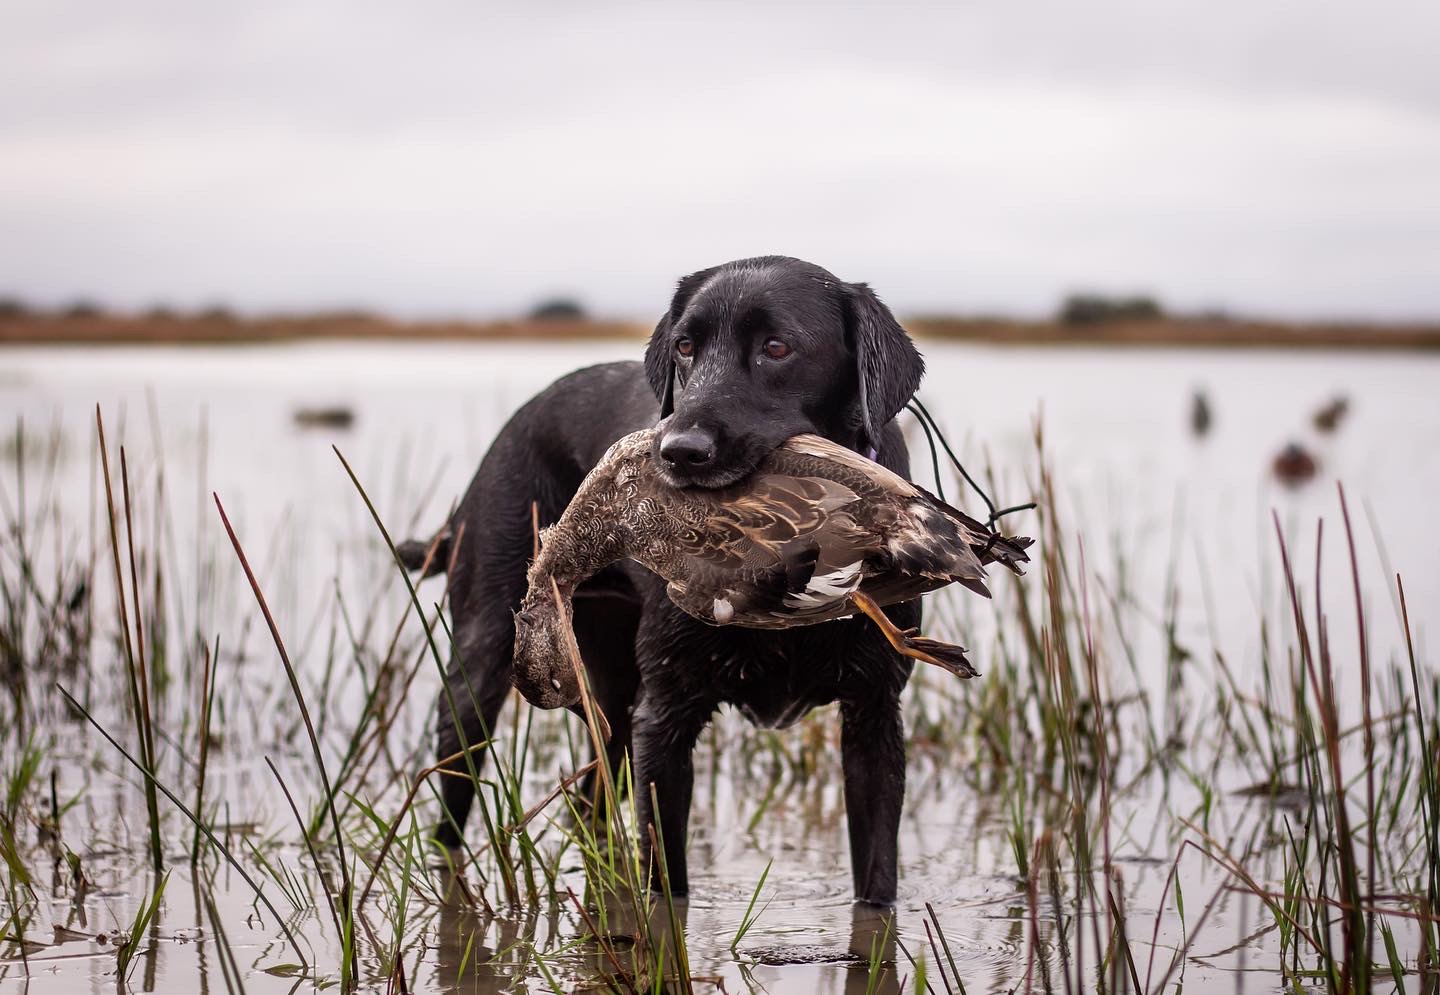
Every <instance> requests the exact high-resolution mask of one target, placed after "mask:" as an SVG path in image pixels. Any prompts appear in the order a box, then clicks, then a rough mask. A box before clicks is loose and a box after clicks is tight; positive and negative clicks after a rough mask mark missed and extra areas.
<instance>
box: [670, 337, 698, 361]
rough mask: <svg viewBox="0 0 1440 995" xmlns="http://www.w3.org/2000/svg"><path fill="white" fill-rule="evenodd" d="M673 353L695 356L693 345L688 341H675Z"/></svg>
mask: <svg viewBox="0 0 1440 995" xmlns="http://www.w3.org/2000/svg"><path fill="white" fill-rule="evenodd" d="M675 351H676V352H678V353H679V354H680V355H682V356H686V357H689V356H693V355H695V343H694V342H692V341H690V340H689V339H676V340H675Z"/></svg>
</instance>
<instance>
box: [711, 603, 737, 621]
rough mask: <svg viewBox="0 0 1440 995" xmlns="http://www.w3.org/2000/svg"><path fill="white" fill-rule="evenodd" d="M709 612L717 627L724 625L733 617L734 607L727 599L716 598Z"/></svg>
mask: <svg viewBox="0 0 1440 995" xmlns="http://www.w3.org/2000/svg"><path fill="white" fill-rule="evenodd" d="M710 610H711V613H712V614H713V615H714V616H715V621H716V623H717V624H719V625H724V624H725V623H726V622H728V621H730V620H731V619H732V618H734V617H735V606H734V605H732V604H731V603H730V599H729V598H716V599H715V603H714V604H713V605H711V608H710Z"/></svg>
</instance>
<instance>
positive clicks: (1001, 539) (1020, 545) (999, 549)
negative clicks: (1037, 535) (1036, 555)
mask: <svg viewBox="0 0 1440 995" xmlns="http://www.w3.org/2000/svg"><path fill="white" fill-rule="evenodd" d="M1034 542H1035V540H1034V539H1031V538H1030V537H1029V536H1007V535H1001V534H1000V533H998V532H996V533H993V534H992V535H991V537H990V538H987V539H986V540H985V542H984V544H982V545H981V547H980V548H979V549H978V550H976V553H977V554H978V555H979V557H980V562H982V563H999V564H1001V565H1003V566H1006V567H1008V568H1010V569H1011V570H1013V571H1014V572H1015V573H1017V574H1023V573H1024V572H1025V571H1024V570H1022V569H1021V568H1020V564H1022V563H1029V562H1030V555H1029V554H1028V553H1026V552H1025V550H1027V549H1029V548H1030V546H1031V545H1033V544H1034Z"/></svg>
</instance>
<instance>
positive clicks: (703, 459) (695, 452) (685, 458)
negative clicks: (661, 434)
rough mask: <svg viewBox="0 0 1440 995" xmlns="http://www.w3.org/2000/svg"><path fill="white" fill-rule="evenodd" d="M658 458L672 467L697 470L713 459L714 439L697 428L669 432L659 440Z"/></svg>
mask: <svg viewBox="0 0 1440 995" xmlns="http://www.w3.org/2000/svg"><path fill="white" fill-rule="evenodd" d="M660 458H661V459H663V460H664V461H665V462H666V463H669V464H670V465H671V466H674V467H680V468H685V467H693V468H697V469H698V468H699V467H703V466H705V465H707V464H708V463H710V462H712V461H713V460H714V459H715V437H714V436H713V435H711V434H710V433H709V432H706V431H703V430H702V429H698V428H688V429H686V430H685V431H683V432H671V433H669V434H667V435H666V436H665V438H663V439H661V440H660Z"/></svg>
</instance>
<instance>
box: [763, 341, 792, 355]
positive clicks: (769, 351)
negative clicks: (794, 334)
mask: <svg viewBox="0 0 1440 995" xmlns="http://www.w3.org/2000/svg"><path fill="white" fill-rule="evenodd" d="M765 355H767V356H769V357H770V358H771V359H784V358H785V357H786V356H788V355H790V347H789V346H788V345H786V344H785V343H784V342H781V341H780V340H779V339H766V340H765Z"/></svg>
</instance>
